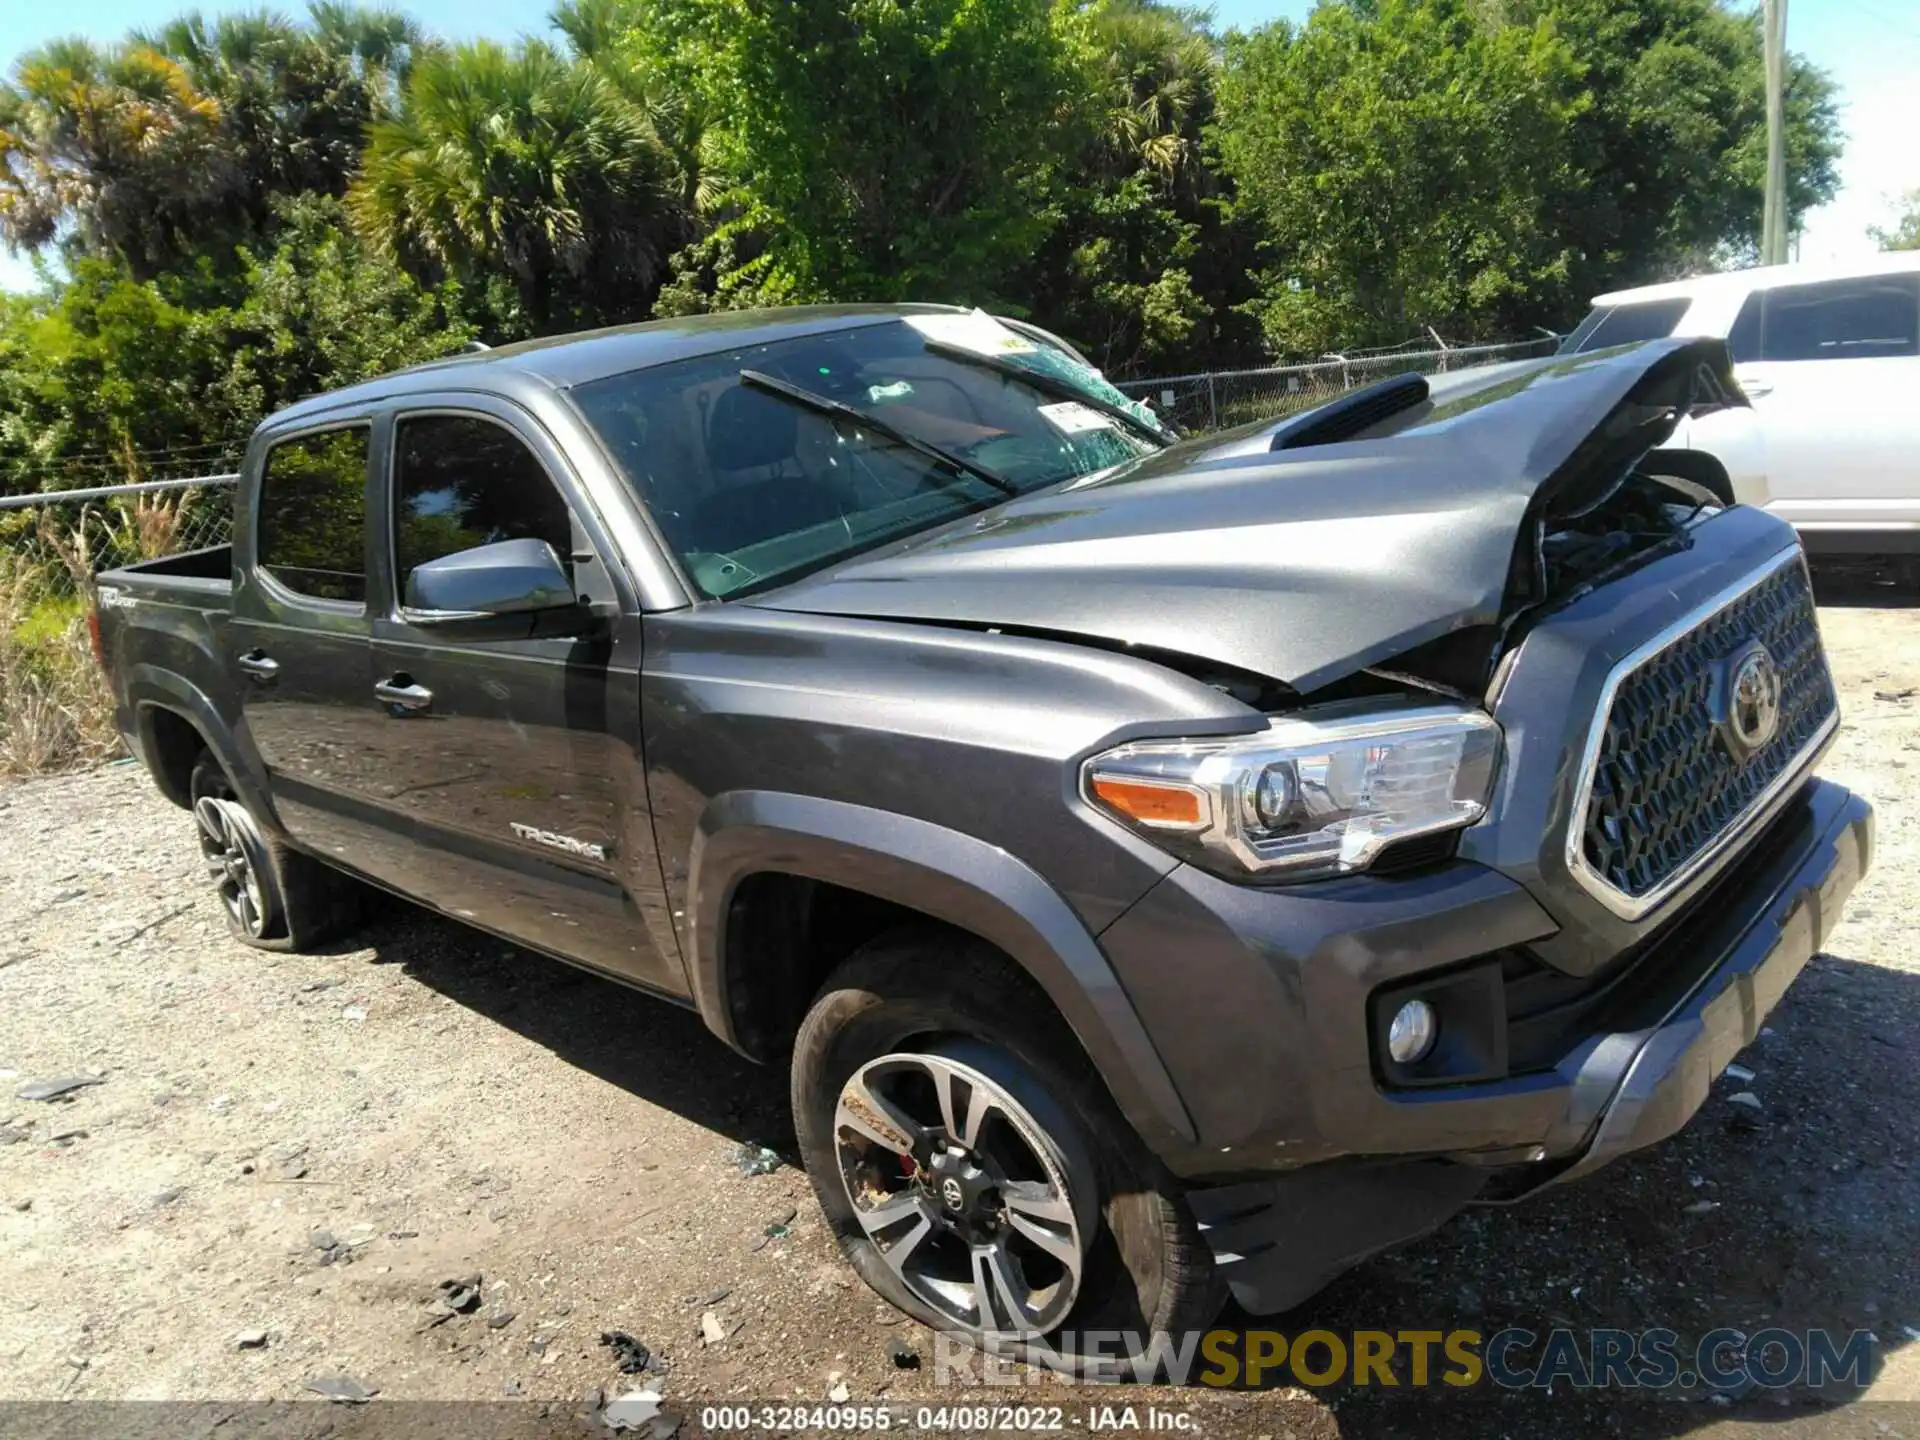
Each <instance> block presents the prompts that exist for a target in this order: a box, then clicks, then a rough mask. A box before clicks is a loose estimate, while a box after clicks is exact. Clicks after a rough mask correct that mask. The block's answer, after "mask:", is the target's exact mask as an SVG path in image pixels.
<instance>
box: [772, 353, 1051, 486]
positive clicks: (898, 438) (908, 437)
mask: <svg viewBox="0 0 1920 1440" xmlns="http://www.w3.org/2000/svg"><path fill="white" fill-rule="evenodd" d="M740 383H741V384H742V385H751V386H753V388H754V389H756V390H764V391H766V392H767V393H768V394H769V395H778V396H780V397H781V398H782V399H786V400H791V401H792V402H793V403H794V404H796V405H804V406H805V407H806V408H807V409H809V410H813V411H816V412H818V413H819V414H822V415H826V416H828V417H830V418H833V419H838V420H845V421H846V422H847V423H848V424H850V425H860V426H863V427H865V428H866V429H868V430H871V431H873V433H874V434H876V435H884V436H886V438H887V439H889V440H891V441H893V442H894V443H895V444H896V445H904V446H905V447H906V448H907V449H909V450H911V451H913V452H914V453H915V454H917V455H919V456H921V457H922V458H923V459H926V460H931V461H932V462H933V463H934V464H936V465H938V466H940V467H941V468H942V469H945V470H955V471H958V472H959V473H960V474H962V475H971V476H973V477H974V479H976V480H984V481H985V482H986V483H987V484H989V485H991V486H992V487H993V488H994V489H996V490H998V491H999V492H1000V493H1001V494H1003V495H1018V494H1019V493H1020V488H1019V487H1018V486H1017V485H1015V484H1014V483H1013V482H1012V481H1011V480H1009V479H1007V478H1006V477H1005V476H1002V475H998V474H995V473H994V472H993V471H991V470H989V469H987V467H986V466H984V465H978V464H975V463H974V462H973V461H971V460H969V459H967V458H966V457H965V456H962V455H956V454H954V453H953V452H952V451H951V450H943V449H941V448H940V447H939V446H938V445H935V444H934V443H933V442H932V441H931V440H922V439H921V438H920V437H919V436H918V435H915V434H913V433H911V432H910V431H906V430H902V429H901V428H900V427H899V426H898V425H895V424H893V423H892V422H891V421H887V420H882V419H881V418H880V417H879V416H878V415H875V414H874V413H873V412H872V411H870V410H862V409H861V408H860V407H859V406H857V405H848V404H846V403H845V402H844V401H840V400H834V399H832V398H830V397H828V396H826V395H816V394H814V393H813V391H811V390H804V389H802V388H801V387H800V386H798V385H790V384H788V383H787V382H786V381H785V380H782V379H779V378H778V377H777V376H773V375H768V374H766V373H765V372H764V371H760V370H742V371H741V372H740Z"/></svg>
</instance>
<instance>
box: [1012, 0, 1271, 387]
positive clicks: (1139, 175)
mask: <svg viewBox="0 0 1920 1440" xmlns="http://www.w3.org/2000/svg"><path fill="white" fill-rule="evenodd" d="M1085 19H1086V22H1087V23H1086V24H1085V26H1084V27H1083V28H1082V30H1081V31H1080V32H1079V38H1080V40H1081V44H1080V63H1081V69H1082V73H1083V75H1084V77H1085V78H1084V88H1085V96H1086V101H1085V103H1086V106H1087V118H1086V123H1085V124H1084V125H1083V126H1082V127H1081V128H1080V130H1079V132H1078V133H1079V135H1080V136H1081V141H1082V145H1081V149H1080V151H1079V152H1078V153H1077V154H1075V155H1074V156H1072V157H1071V158H1070V159H1069V160H1068V161H1067V162H1066V163H1063V164H1060V165H1058V166H1056V167H1055V169H1054V171H1053V174H1052V175H1051V177H1050V180H1049V185H1048V198H1049V205H1050V211H1051V214H1052V216H1053V218H1054V221H1055V224H1054V226H1053V229H1052V231H1051V233H1050V234H1049V235H1048V236H1047V239H1046V241H1045V242H1044V243H1043V244H1042V245H1041V246H1040V248H1039V249H1038V250H1037V251H1036V252H1035V254H1034V256H1033V258H1032V259H1031V260H1030V261H1029V262H1028V263H1027V264H1026V265H1025V266H1024V267H1023V269H1022V273H1021V274H1020V276H1019V277H1018V280H1017V282H1016V284H1015V286H1014V287H1013V289H1014V294H1015V295H1016V296H1017V297H1018V298H1019V300H1020V301H1021V302H1022V303H1023V304H1025V305H1026V306H1027V307H1028V308H1029V310H1030V312H1031V313H1033V314H1035V315H1037V316H1038V317H1040V318H1041V319H1043V320H1044V322H1045V323H1046V324H1047V325H1048V327H1049V328H1051V329H1054V330H1056V331H1058V332H1059V333H1061V334H1064V335H1067V336H1069V337H1070V338H1072V339H1073V340H1074V342H1075V343H1076V344H1078V345H1079V346H1080V347H1081V348H1082V349H1083V350H1085V351H1086V352H1087V353H1089V354H1090V355H1092V356H1093V358H1094V359H1095V361H1096V362H1097V363H1098V364H1100V365H1101V366H1102V367H1103V368H1105V369H1108V370H1114V371H1119V372H1122V373H1125V372H1135V373H1137V372H1139V371H1141V370H1142V369H1146V368H1158V369H1162V370H1165V369H1168V368H1183V367H1184V366H1186V365H1193V366H1202V365H1204V364H1205V363H1206V359H1207V357H1208V356H1209V355H1210V354H1217V353H1218V352H1219V349H1220V344H1221V338H1222V337H1221V334H1220V330H1219V326H1220V322H1221V320H1222V319H1227V320H1229V322H1231V317H1232V316H1233V305H1234V304H1235V302H1237V301H1241V300H1244V299H1246V298H1247V297H1248V295H1249V294H1250V290H1249V288H1248V286H1247V269H1248V262H1249V260H1250V258H1251V246H1250V245H1249V244H1248V243H1247V233H1246V231H1245V230H1244V228H1243V227H1238V226H1236V225H1234V224H1233V222H1232V221H1231V219H1230V218H1229V217H1228V216H1227V214H1226V206H1225V204H1224V203H1223V202H1224V200H1225V198H1226V191H1225V188H1224V186H1223V185H1222V183H1221V181H1220V179H1219V177H1218V176H1217V175H1216V174H1215V173H1214V172H1213V171H1212V170H1211V169H1210V168H1209V166H1208V165H1207V163H1206V154H1205V149H1204V138H1203V137H1204V133H1205V130H1206V128H1207V126H1208V124H1209V123H1210V122H1211V120H1212V119H1213V116H1214V107H1215V97H1214V71H1215V64H1214V53H1213V41H1212V38H1211V37H1210V36H1209V35H1208V34H1207V31H1206V28H1205V25H1204V22H1203V16H1202V14H1201V13H1200V12H1197V11H1189V10H1179V9H1174V8H1171V7H1168V6H1162V5H1156V4H1151V3H1146V0H1107V3H1103V4H1101V5H1098V6H1096V7H1094V8H1092V9H1091V10H1089V11H1088V12H1087V14H1086V16H1085Z"/></svg>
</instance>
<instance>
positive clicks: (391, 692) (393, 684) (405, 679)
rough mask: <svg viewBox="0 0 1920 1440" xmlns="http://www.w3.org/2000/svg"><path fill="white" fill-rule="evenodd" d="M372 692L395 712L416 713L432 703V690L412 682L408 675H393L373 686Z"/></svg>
mask: <svg viewBox="0 0 1920 1440" xmlns="http://www.w3.org/2000/svg"><path fill="white" fill-rule="evenodd" d="M373 693H374V694H375V695H377V696H379V697H380V699H381V700H383V701H385V702H386V703H387V704H388V705H391V706H392V707H393V709H394V711H395V713H396V714H397V713H400V712H402V711H404V712H406V713H407V714H418V713H419V712H420V711H422V710H425V709H426V708H427V707H428V706H429V705H431V704H433V691H431V690H429V689H427V687H426V686H424V685H416V684H414V683H413V677H412V676H410V675H395V676H393V677H392V678H391V679H388V680H382V681H380V682H379V683H378V684H376V685H375V686H374V687H373Z"/></svg>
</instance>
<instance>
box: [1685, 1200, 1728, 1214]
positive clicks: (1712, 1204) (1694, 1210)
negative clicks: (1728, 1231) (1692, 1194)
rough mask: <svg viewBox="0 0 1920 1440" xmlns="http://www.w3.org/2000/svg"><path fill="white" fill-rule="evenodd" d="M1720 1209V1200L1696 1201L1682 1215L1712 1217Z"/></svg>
mask: <svg viewBox="0 0 1920 1440" xmlns="http://www.w3.org/2000/svg"><path fill="white" fill-rule="evenodd" d="M1719 1208H1720V1202H1719V1201H1718V1200H1696V1201H1694V1202H1693V1204H1691V1205H1689V1206H1687V1208H1686V1209H1685V1210H1683V1211H1681V1212H1680V1213H1681V1214H1683V1215H1711V1214H1712V1213H1713V1212H1714V1211H1715V1210H1718V1209H1719Z"/></svg>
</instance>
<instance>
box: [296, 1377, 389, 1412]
mask: <svg viewBox="0 0 1920 1440" xmlns="http://www.w3.org/2000/svg"><path fill="white" fill-rule="evenodd" d="M307 1389H309V1390H311V1391H313V1393H314V1394H316V1395H324V1396H326V1397H327V1399H329V1400H331V1401H333V1402H334V1403H335V1404H338V1405H364V1404H366V1403H367V1401H369V1400H371V1399H372V1398H373V1397H374V1396H376V1395H378V1394H379V1393H380V1390H379V1388H378V1387H377V1386H373V1385H368V1384H366V1383H365V1382H363V1381H360V1380H356V1379H354V1378H353V1376H351V1375H318V1376H315V1377H314V1378H313V1379H311V1380H309V1381H307Z"/></svg>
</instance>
